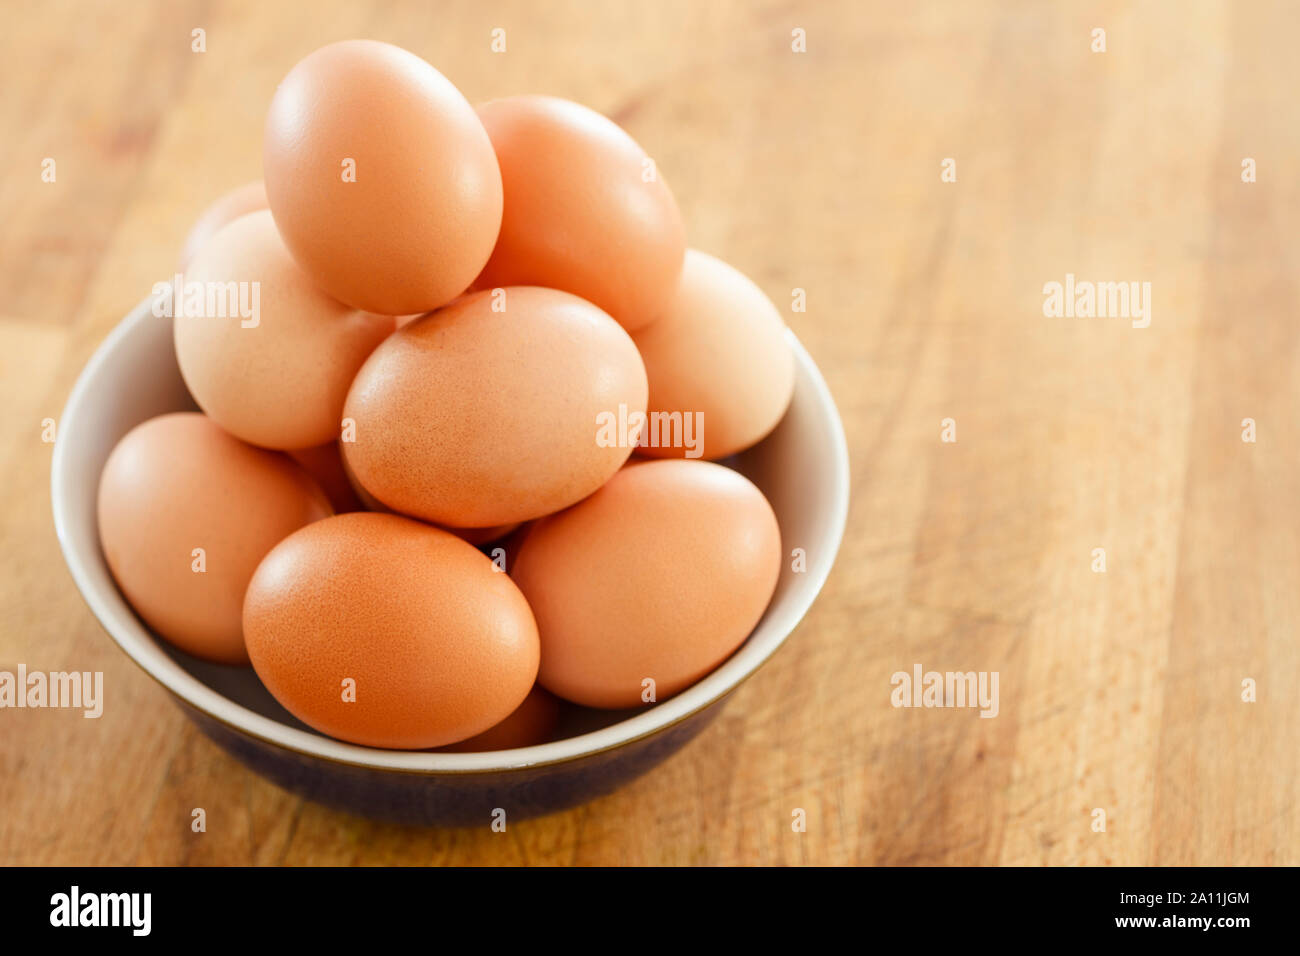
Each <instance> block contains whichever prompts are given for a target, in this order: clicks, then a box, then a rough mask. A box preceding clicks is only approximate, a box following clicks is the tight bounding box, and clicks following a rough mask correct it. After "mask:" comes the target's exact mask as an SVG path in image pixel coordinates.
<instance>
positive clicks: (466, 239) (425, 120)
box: [263, 40, 502, 315]
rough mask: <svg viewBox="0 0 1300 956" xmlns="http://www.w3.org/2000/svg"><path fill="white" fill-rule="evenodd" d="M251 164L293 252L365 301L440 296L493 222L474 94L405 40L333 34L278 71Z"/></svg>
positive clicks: (441, 299)
mask: <svg viewBox="0 0 1300 956" xmlns="http://www.w3.org/2000/svg"><path fill="white" fill-rule="evenodd" d="M263 172H264V175H265V178H266V193H267V197H268V198H269V199H270V204H271V211H272V212H273V213H275V222H276V225H278V226H279V227H280V231H281V232H282V233H283V234H284V241H285V243H286V245H288V247H289V249H290V251H291V252H292V253H293V256H294V258H295V259H297V260H298V263H299V264H300V265H301V266H302V267H303V269H305V270H306V271H307V273H308V274H310V275H311V277H312V278H313V279H314V280H315V281H316V283H317V284H318V285H320V287H321V288H322V289H324V290H325V291H326V292H328V293H329V294H330V295H332V296H334V298H336V299H338V300H340V301H342V302H346V303H347V304H348V305H351V306H353V307H354V308H357V309H364V310H366V311H369V312H378V313H382V314H385V315H406V314H409V313H411V312H426V311H428V310H430V309H436V308H437V307H438V306H440V305H443V304H444V303H446V302H449V301H451V300H452V299H453V298H455V297H456V296H457V295H458V294H459V293H461V292H463V291H464V290H465V289H466V288H468V287H469V284H470V283H471V282H472V281H473V280H474V277H475V276H476V275H477V274H478V272H479V270H481V269H482V268H483V264H484V263H485V262H487V260H488V256H489V255H491V253H492V245H493V243H494V242H495V241H496V237H497V230H498V229H499V228H500V225H501V202H502V196H501V173H500V171H499V170H498V168H497V161H496V157H495V155H494V154H493V152H492V144H491V143H490V142H489V141H488V137H487V133H486V132H484V130H483V124H482V123H480V122H479V119H478V117H477V116H476V115H475V113H474V109H473V107H471V106H470V105H469V103H468V102H467V101H466V100H465V97H463V96H462V95H461V94H460V91H459V90H457V89H456V87H454V86H452V84H451V83H450V82H449V81H448V80H447V78H446V77H444V76H443V75H442V74H441V73H439V72H438V71H437V70H435V69H434V68H433V67H432V66H430V65H429V64H428V63H426V62H425V61H424V60H422V59H420V58H419V57H418V56H416V55H415V54H414V53H410V52H408V51H406V50H403V49H401V48H400V47H396V46H393V45H391V44H388V43H380V42H377V41H375V40H345V41H343V42H341V43H332V44H330V45H329V46H325V47H321V48H320V49H319V50H317V51H316V52H314V53H312V54H310V55H309V56H307V57H306V58H305V59H303V60H302V61H301V62H300V63H298V65H297V66H295V67H294V68H293V69H292V70H290V71H289V75H288V76H286V77H285V78H284V80H283V81H281V83H280V86H279V88H278V89H276V91H275V97H274V98H273V99H272V100H271V109H270V112H269V113H268V114H267V117H266V134H265V139H264V143H263Z"/></svg>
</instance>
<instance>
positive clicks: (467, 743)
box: [440, 687, 560, 753]
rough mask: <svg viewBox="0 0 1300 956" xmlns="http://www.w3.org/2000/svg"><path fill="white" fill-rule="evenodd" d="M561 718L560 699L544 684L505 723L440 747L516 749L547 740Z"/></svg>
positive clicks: (467, 750)
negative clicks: (543, 686)
mask: <svg viewBox="0 0 1300 956" xmlns="http://www.w3.org/2000/svg"><path fill="white" fill-rule="evenodd" d="M559 721H560V702H559V700H557V699H556V698H555V696H554V695H553V694H550V693H548V692H547V691H546V690H545V689H543V688H541V687H534V688H533V689H532V690H531V691H529V692H528V696H527V697H525V698H524V702H523V703H522V704H520V705H519V706H518V707H516V708H515V709H514V711H513V712H512V713H511V714H510V716H509V717H507V718H506V719H505V720H503V721H501V723H499V724H497V725H496V726H495V727H492V728H491V729H489V730H485V731H483V733H481V734H478V735H477V736H474V737H470V738H469V739H468V740H462V741H461V742H460V743H456V744H450V745H448V746H446V747H442V748H440V749H442V750H444V751H448V752H451V753H482V752H485V751H489V750H514V749H515V748H517V747H534V746H536V745H537V744H544V743H546V742H547V741H549V740H550V739H551V737H552V736H553V735H554V733H555V727H556V725H557V724H558V723H559Z"/></svg>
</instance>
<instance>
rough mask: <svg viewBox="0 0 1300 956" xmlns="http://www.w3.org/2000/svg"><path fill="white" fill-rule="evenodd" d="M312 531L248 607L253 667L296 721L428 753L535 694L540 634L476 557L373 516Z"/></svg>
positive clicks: (277, 556)
mask: <svg viewBox="0 0 1300 956" xmlns="http://www.w3.org/2000/svg"><path fill="white" fill-rule="evenodd" d="M302 531H303V533H301V534H293V535H290V536H289V537H288V538H286V539H285V540H284V541H282V542H280V544H278V545H277V546H276V547H275V548H274V549H273V550H272V551H271V553H270V554H268V555H267V556H266V558H265V560H263V561H262V563H261V565H260V566H259V567H258V569H257V572H256V573H255V574H254V575H253V580H252V582H251V583H250V584H249V586H248V594H247V596H246V598H245V601H244V633H245V640H246V643H247V645H248V653H249V656H250V657H251V658H252V662H253V667H254V669H255V670H256V671H257V675H258V677H260V678H261V679H262V683H264V684H265V685H266V687H267V689H268V690H269V691H270V692H271V694H272V695H273V696H274V697H275V698H276V700H278V701H279V702H280V703H281V704H283V705H284V706H285V708H286V709H288V710H289V711H290V712H291V713H292V714H293V715H294V716H295V717H297V718H299V719H300V720H302V721H303V722H304V723H306V724H308V725H309V726H311V727H314V728H315V729H317V730H319V731H321V732H322V733H326V734H329V735H330V736H332V737H337V738H338V739H340V740H346V741H350V742H352V743H357V744H363V745H366V746H371V747H386V748H391V749H404V750H406V749H409V750H422V749H427V748H431V747H440V746H444V745H446V744H450V743H455V742H456V741H458V740H464V739H465V738H467V737H472V736H474V735H475V734H480V733H482V732H484V731H486V730H488V729H489V728H491V727H493V726H494V725H496V724H498V723H500V722H501V721H502V720H504V719H505V718H506V717H507V716H509V715H510V714H511V712H513V711H514V710H515V708H516V707H518V706H519V704H520V703H521V702H522V701H523V700H524V698H525V697H526V696H527V695H528V692H529V690H530V689H531V688H532V686H533V683H534V680H535V678H536V675H537V664H538V655H539V648H538V640H537V626H536V624H535V623H534V620H533V616H532V613H531V611H530V610H529V608H528V603H527V602H526V601H525V600H524V597H523V595H522V594H521V593H520V592H519V589H518V588H517V587H516V586H515V585H514V583H513V582H512V581H511V580H510V578H509V577H508V576H507V575H505V574H502V573H500V572H498V571H495V570H494V569H493V567H492V562H491V561H490V560H489V559H488V558H487V557H485V556H484V555H483V554H481V553H480V552H479V551H477V550H476V549H475V548H474V547H472V546H471V545H469V544H466V543H465V542H464V541H462V540H461V539H460V538H457V537H456V536H455V535H452V534H448V533H447V532H445V531H441V530H439V529H437V528H432V527H429V526H428V525H424V524H421V523H419V522H417V521H412V520H410V519H408V518H401V517H397V516H396V515H385V514H375V513H370V512H355V513H352V514H346V515H339V516H337V517H334V518H330V519H328V520H326V521H321V522H317V523H316V524H314V525H310V526H308V527H306V528H303V529H302ZM348 681H351V682H352V684H351V686H352V688H353V689H354V690H355V699H354V700H348V699H346V697H347V689H348V685H347V683H346V682H348Z"/></svg>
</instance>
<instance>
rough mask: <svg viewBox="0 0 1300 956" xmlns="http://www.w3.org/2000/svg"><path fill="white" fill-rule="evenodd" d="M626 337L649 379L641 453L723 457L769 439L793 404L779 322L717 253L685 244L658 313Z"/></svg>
mask: <svg viewBox="0 0 1300 956" xmlns="http://www.w3.org/2000/svg"><path fill="white" fill-rule="evenodd" d="M632 337H633V339H634V340H635V342H636V346H637V349H638V350H639V351H640V353H641V358H642V360H643V361H644V362H645V370H646V378H647V379H648V380H649V383H650V398H649V401H648V403H647V405H648V408H647V412H648V417H649V421H650V423H651V425H652V427H651V428H650V429H648V431H647V441H646V443H645V444H643V445H642V447H640V448H639V449H638V451H639V452H640V453H641V454H644V455H652V456H660V457H678V458H680V457H683V456H686V457H693V458H698V457H704V458H712V459H716V458H725V457H727V456H728V455H733V454H735V453H736V452H739V451H743V450H744V449H746V448H748V447H750V446H751V445H754V444H756V443H757V442H759V441H760V440H762V439H763V438H764V437H766V436H767V434H768V433H769V432H770V431H771V430H772V429H773V428H775V427H776V424H777V422H779V421H780V420H781V417H782V416H783V415H784V414H785V410H786V408H788V407H789V405H790V397H791V396H792V395H793V394H794V354H793V352H791V350H790V344H789V342H787V341H786V338H785V323H784V322H783V321H782V319H781V316H780V313H778V312H777V310H776V306H774V305H773V304H772V300H771V299H769V298H768V297H767V296H766V295H765V294H764V293H763V290H762V289H760V288H759V287H758V286H757V285H755V284H754V283H753V282H752V281H750V280H749V279H748V278H747V277H746V276H745V275H743V274H742V273H741V272H739V271H737V270H736V269H734V268H732V267H731V266H729V265H727V264H726V263H725V262H723V261H721V260H720V259H715V258H714V257H713V256H710V255H707V254H705V253H703V252H699V251H697V250H695V249H691V250H689V251H688V252H687V253H686V262H685V264H684V265H683V266H682V274H681V277H680V279H679V280H678V282H677V289H676V291H675V293H674V295H673V297H672V300H671V301H670V302H669V304H668V308H667V310H666V311H665V312H664V315H663V316H662V317H661V318H660V319H659V321H657V322H655V323H654V324H653V325H650V326H648V327H647V328H644V329H642V330H640V331H639V332H637V333H635V334H634V335H633V336H632ZM677 414H680V415H681V416H682V418H681V419H680V420H681V421H682V422H683V423H684V424H685V423H687V420H686V416H694V418H693V419H691V422H693V423H694V425H693V427H692V428H690V429H687V428H685V427H684V424H683V427H681V428H680V429H677V426H676V423H677V421H678V420H679V419H678V418H676V417H672V416H675V415H677ZM656 416H658V417H656ZM656 422H660V423H668V425H667V426H665V425H664V424H660V425H659V426H658V427H654V426H655V423H656Z"/></svg>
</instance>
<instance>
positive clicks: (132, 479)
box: [98, 412, 331, 664]
mask: <svg viewBox="0 0 1300 956" xmlns="http://www.w3.org/2000/svg"><path fill="white" fill-rule="evenodd" d="M98 513H99V517H98V520H99V538H100V543H101V545H102V546H103V549H104V557H105V558H106V559H107V561H108V566H109V568H110V569H111V570H112V572H113V577H114V579H116V581H117V583H118V587H120V588H121V589H122V593H123V594H124V595H125V596H126V599H127V600H128V601H129V602H130V603H131V606H132V607H133V608H135V611H136V613H137V614H139V615H140V617H142V618H143V619H144V621H145V623H146V624H148V625H149V626H150V627H151V628H152V629H153V630H154V631H155V632H157V633H158V634H159V635H161V636H162V637H164V638H166V639H167V640H168V641H170V642H171V643H172V644H175V645H176V646H177V647H179V648H181V649H182V650H184V651H188V652H189V653H191V654H194V655H195V656H197V657H202V658H205V659H206V660H210V661H216V662H217V663H221V664H247V663H248V654H247V652H246V651H245V648H244V638H243V632H242V629H241V626H240V619H241V613H242V608H243V603H244V589H245V588H246V587H247V586H248V582H249V579H250V578H252V576H253V572H254V570H255V569H256V568H257V565H258V563H259V562H260V561H261V560H262V558H263V557H264V556H265V555H266V553H267V552H268V551H270V550H271V548H273V547H274V546H275V545H276V543H277V542H279V541H280V540H281V539H283V538H284V537H285V536H286V535H288V534H290V533H291V532H293V531H295V530H297V529H298V528H301V527H302V526H303V525H306V524H308V523H310V522H313V521H317V520H319V519H321V518H324V517H326V516H328V515H329V514H331V510H330V505H329V501H328V500H327V499H326V497H325V493H324V492H323V491H322V490H321V489H320V488H319V487H317V485H316V483H315V482H314V481H312V479H311V478H310V477H308V475H307V473H306V472H305V471H303V470H302V469H301V468H300V467H299V466H298V465H297V464H295V463H294V462H293V461H291V460H290V459H289V458H287V457H286V456H284V455H282V454H280V453H278V452H272V451H266V450H265V449H261V448H254V447H252V446H251V445H246V444H244V443H243V442H241V441H239V440H237V439H235V438H232V437H231V436H230V435H228V434H226V433H225V432H224V431H222V430H221V429H220V428H218V427H217V426H216V425H214V424H213V423H212V422H211V421H210V420H208V419H207V418H206V417H205V416H203V415H200V414H197V413H195V412H178V413H175V414H171V415H162V416H159V417H158V418H151V419H149V420H148V421H146V422H144V423H142V424H140V425H137V426H136V427H135V428H133V429H131V431H129V432H128V433H127V434H126V435H125V436H123V438H122V440H121V441H119V442H118V443H117V446H116V447H115V448H114V449H113V451H112V453H111V454H110V455H109V457H108V461H107V462H106V463H105V465H104V471H103V474H102V475H101V477H100V482H99V501H98ZM195 549H202V555H201V556H200V555H196V554H195V553H194V552H195ZM200 557H201V559H202V561H201V564H199V563H197V562H199V558H200ZM199 567H201V568H202V570H198V568H199Z"/></svg>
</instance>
